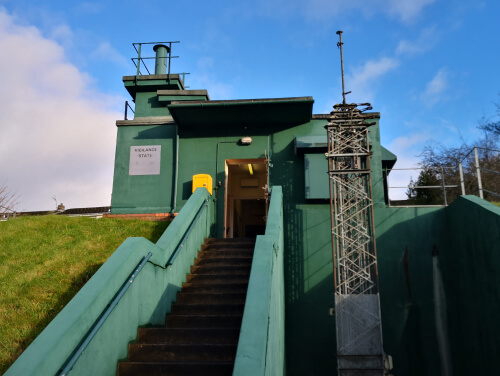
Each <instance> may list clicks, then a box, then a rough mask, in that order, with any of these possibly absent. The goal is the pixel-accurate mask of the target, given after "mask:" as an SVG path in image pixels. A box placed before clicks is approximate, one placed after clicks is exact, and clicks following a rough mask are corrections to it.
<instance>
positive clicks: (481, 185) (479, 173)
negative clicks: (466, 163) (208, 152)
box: [474, 146, 484, 199]
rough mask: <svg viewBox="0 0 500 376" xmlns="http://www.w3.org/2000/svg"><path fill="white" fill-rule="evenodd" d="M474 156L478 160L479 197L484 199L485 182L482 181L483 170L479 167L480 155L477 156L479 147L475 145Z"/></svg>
mask: <svg viewBox="0 0 500 376" xmlns="http://www.w3.org/2000/svg"><path fill="white" fill-rule="evenodd" d="M474 158H475V160H476V174H477V186H478V188H479V197H480V198H482V199H484V196H483V184H482V183H481V171H480V169H479V157H478V156H477V147H476V146H474Z"/></svg>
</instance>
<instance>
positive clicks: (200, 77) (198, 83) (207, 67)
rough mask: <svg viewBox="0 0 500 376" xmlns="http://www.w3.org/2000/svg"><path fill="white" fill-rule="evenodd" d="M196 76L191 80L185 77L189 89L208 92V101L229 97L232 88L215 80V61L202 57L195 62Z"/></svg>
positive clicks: (211, 58)
mask: <svg viewBox="0 0 500 376" xmlns="http://www.w3.org/2000/svg"><path fill="white" fill-rule="evenodd" d="M196 65H197V69H196V72H197V73H196V75H193V78H191V77H190V76H187V79H186V80H189V81H188V82H187V84H188V86H189V87H190V88H191V89H197V88H204V89H206V90H207V91H208V95H209V96H210V99H212V100H217V99H227V98H230V97H231V93H232V91H233V86H232V85H230V84H227V83H224V82H221V81H220V80H218V79H217V77H216V76H215V74H214V73H213V72H214V69H213V67H214V65H215V59H214V58H213V57H208V56H206V57H202V58H200V59H198V61H197V64H196Z"/></svg>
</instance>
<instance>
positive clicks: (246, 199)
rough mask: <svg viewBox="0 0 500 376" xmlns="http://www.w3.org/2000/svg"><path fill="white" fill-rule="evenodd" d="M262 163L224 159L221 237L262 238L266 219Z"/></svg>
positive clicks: (264, 163)
mask: <svg viewBox="0 0 500 376" xmlns="http://www.w3.org/2000/svg"><path fill="white" fill-rule="evenodd" d="M266 187H267V163H266V159H264V158H260V159H227V160H226V194H225V198H224V207H225V210H224V229H225V230H224V237H226V238H254V237H256V236H257V235H262V234H264V232H265V228H266V216H267V201H266V189H267V188H266Z"/></svg>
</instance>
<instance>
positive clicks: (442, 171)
mask: <svg viewBox="0 0 500 376" xmlns="http://www.w3.org/2000/svg"><path fill="white" fill-rule="evenodd" d="M441 185H442V186H443V196H444V205H445V206H448V200H447V199H446V184H445V183H444V168H443V167H442V166H441Z"/></svg>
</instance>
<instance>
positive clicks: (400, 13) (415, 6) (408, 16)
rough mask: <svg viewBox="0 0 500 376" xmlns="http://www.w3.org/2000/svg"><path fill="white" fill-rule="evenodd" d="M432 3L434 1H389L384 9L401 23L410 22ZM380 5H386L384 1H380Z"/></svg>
mask: <svg viewBox="0 0 500 376" xmlns="http://www.w3.org/2000/svg"><path fill="white" fill-rule="evenodd" d="M434 1H436V0H390V1H389V4H386V5H385V7H384V8H385V9H386V10H387V11H388V12H389V14H395V15H396V16H397V17H399V18H400V19H401V20H402V21H403V22H411V21H412V20H414V19H415V18H416V17H418V16H419V14H420V12H422V10H423V9H424V8H425V7H426V6H428V5H430V4H432V3H434ZM382 3H386V1H382ZM381 5H382V4H381Z"/></svg>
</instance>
